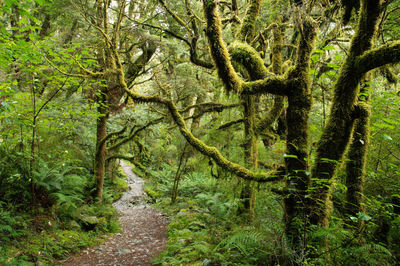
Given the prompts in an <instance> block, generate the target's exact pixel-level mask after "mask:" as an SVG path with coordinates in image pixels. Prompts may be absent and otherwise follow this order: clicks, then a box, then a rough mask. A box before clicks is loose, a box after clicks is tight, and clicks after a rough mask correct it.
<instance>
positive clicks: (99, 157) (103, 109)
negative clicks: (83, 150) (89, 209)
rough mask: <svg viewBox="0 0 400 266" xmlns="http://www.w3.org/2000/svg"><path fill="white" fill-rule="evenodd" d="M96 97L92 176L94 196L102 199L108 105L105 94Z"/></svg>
mask: <svg viewBox="0 0 400 266" xmlns="http://www.w3.org/2000/svg"><path fill="white" fill-rule="evenodd" d="M99 98H100V99H98V107H97V112H98V114H99V117H98V118H97V128H96V154H95V159H94V176H95V184H96V196H97V198H98V199H99V200H100V201H102V200H103V185H104V174H105V165H106V142H105V141H104V140H105V137H106V136H107V120H108V117H109V113H108V107H107V106H105V104H106V102H105V98H106V97H105V96H104V94H102V95H101V96H99Z"/></svg>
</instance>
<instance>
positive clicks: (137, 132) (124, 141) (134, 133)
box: [108, 117, 164, 150]
mask: <svg viewBox="0 0 400 266" xmlns="http://www.w3.org/2000/svg"><path fill="white" fill-rule="evenodd" d="M163 119H164V118H163V117H161V118H157V119H154V120H153V121H150V122H148V123H147V124H146V125H144V126H142V127H140V128H138V129H136V130H135V131H134V132H132V131H133V130H131V132H130V134H129V136H127V137H126V138H124V139H122V140H121V141H119V142H118V143H116V144H114V145H113V146H111V147H110V148H108V150H116V149H117V148H119V147H120V146H122V145H123V144H125V143H127V142H129V141H131V140H132V139H133V138H134V137H135V136H137V135H138V134H139V133H140V132H141V131H143V130H145V129H147V128H148V127H150V126H153V125H155V124H158V123H160V122H161V121H162V120H163Z"/></svg>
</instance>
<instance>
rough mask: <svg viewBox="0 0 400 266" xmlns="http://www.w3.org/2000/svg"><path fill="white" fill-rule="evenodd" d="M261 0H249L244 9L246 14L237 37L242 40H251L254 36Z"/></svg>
mask: <svg viewBox="0 0 400 266" xmlns="http://www.w3.org/2000/svg"><path fill="white" fill-rule="evenodd" d="M260 9H261V0H251V1H250V4H249V7H248V8H247V10H246V15H245V17H244V19H243V23H242V25H241V27H240V31H239V39H240V40H241V41H243V42H248V43H249V42H251V41H252V40H253V39H254V36H255V32H254V31H255V28H256V20H257V16H258V14H259V13H260Z"/></svg>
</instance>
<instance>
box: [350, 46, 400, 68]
mask: <svg viewBox="0 0 400 266" xmlns="http://www.w3.org/2000/svg"><path fill="white" fill-rule="evenodd" d="M399 62H400V41H397V42H394V43H390V44H387V45H383V46H380V47H378V48H376V49H372V50H369V51H368V52H366V53H364V54H363V55H361V56H359V57H358V58H357V59H356V67H355V68H356V69H358V71H359V72H360V74H364V73H366V72H368V71H370V70H373V69H375V68H378V67H381V66H384V65H387V64H395V63H399Z"/></svg>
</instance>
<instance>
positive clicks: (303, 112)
mask: <svg viewBox="0 0 400 266" xmlns="http://www.w3.org/2000/svg"><path fill="white" fill-rule="evenodd" d="M303 20H304V21H303V23H302V25H301V27H300V30H301V34H300V42H299V46H298V47H299V48H298V51H297V60H296V67H295V69H294V70H293V72H292V73H290V76H291V80H292V81H291V83H290V85H289V87H290V88H289V94H288V103H289V104H288V108H287V113H286V123H287V136H286V157H285V165H286V171H287V179H286V188H285V193H284V194H285V198H284V207H285V209H284V211H285V230H286V235H287V237H288V239H289V241H290V242H291V243H292V246H293V247H294V248H295V250H296V252H302V251H303V250H304V248H305V246H304V242H302V240H305V239H304V237H303V236H304V232H305V230H306V226H308V222H307V217H308V213H307V208H306V207H307V197H306V195H307V193H308V186H309V183H310V173H309V167H308V150H309V147H308V119H309V113H310V110H311V102H312V96H311V88H310V81H309V75H308V73H309V71H310V57H311V53H312V49H313V42H314V38H315V35H316V28H315V25H314V23H313V22H312V21H311V20H309V19H308V18H304V19H303Z"/></svg>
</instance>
